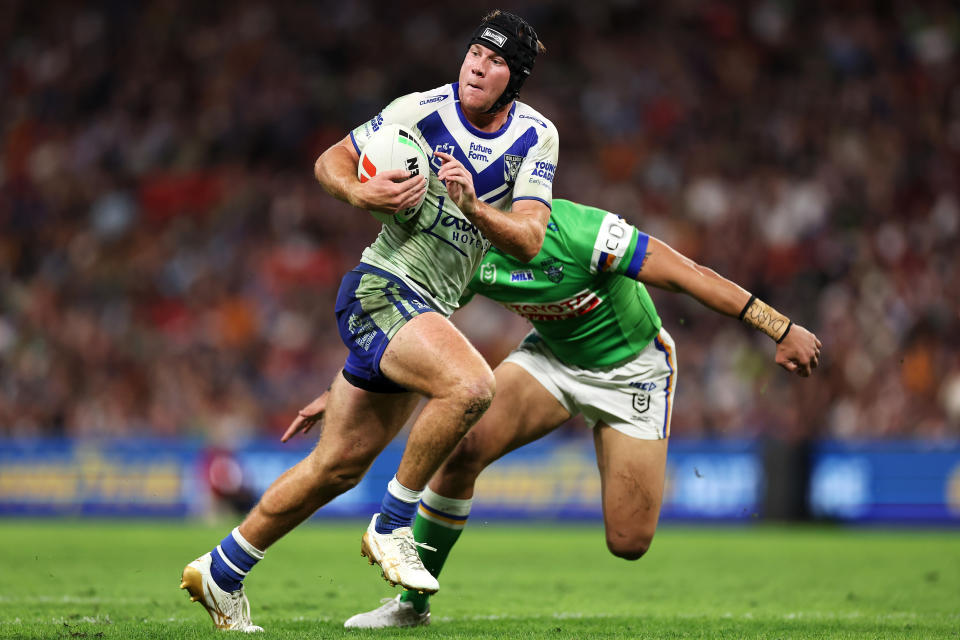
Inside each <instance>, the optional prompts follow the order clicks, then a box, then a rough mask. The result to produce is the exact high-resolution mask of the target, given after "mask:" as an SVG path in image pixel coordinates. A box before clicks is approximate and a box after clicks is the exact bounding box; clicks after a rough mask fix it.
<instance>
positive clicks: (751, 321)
mask: <svg viewBox="0 0 960 640" xmlns="http://www.w3.org/2000/svg"><path fill="white" fill-rule="evenodd" d="M740 320H742V321H743V323H744V324H745V325H747V326H748V327H753V328H754V329H758V330H760V331H763V332H764V333H765V334H767V335H768V336H770V337H771V338H773V339H774V340H776V342H777V343H778V344H779V343H780V342H783V339H784V338H785V337H787V332H788V331H790V327H791V326H792V325H793V322H792V321H791V320H790V318H788V317H787V316H785V315H783V314H782V313H780V312H779V311H777V310H776V309H774V308H773V307H771V306H770V305H768V304H767V303H766V302H764V301H763V300H761V299H759V298H758V297H757V296H750V299H749V300H748V301H747V304H746V305H744V307H743V310H742V311H741V312H740Z"/></svg>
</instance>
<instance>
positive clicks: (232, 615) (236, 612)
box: [180, 553, 263, 633]
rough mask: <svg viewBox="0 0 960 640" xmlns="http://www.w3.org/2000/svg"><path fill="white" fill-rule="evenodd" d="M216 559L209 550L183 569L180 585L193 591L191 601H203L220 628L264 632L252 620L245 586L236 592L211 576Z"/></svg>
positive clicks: (215, 623)
mask: <svg viewBox="0 0 960 640" xmlns="http://www.w3.org/2000/svg"><path fill="white" fill-rule="evenodd" d="M211 560H212V558H211V556H210V554H209V553H205V554H203V555H202V556H200V557H199V558H197V559H196V560H194V561H193V562H191V563H190V564H188V565H187V566H186V567H184V568H183V577H182V579H181V580H180V588H181V589H186V590H187V592H188V593H189V594H190V602H199V603H200V604H202V605H203V607H204V608H205V609H206V610H207V613H209V614H210V617H211V618H213V624H214V626H215V627H216V628H217V629H225V630H226V629H229V630H233V631H243V632H245V633H253V632H256V631H263V627H258V626H257V625H255V624H253V622H251V621H250V601H249V600H247V594H245V593H244V592H243V585H242V584H241V585H240V588H239V589H237V590H236V591H233V592H228V591H224V590H223V589H221V588H220V587H219V586H217V583H216V582H214V581H213V576H211V575H210V562H211Z"/></svg>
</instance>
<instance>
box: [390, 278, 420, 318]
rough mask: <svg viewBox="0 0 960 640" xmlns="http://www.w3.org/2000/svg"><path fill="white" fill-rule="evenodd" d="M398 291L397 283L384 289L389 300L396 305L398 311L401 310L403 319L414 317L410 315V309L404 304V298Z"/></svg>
mask: <svg viewBox="0 0 960 640" xmlns="http://www.w3.org/2000/svg"><path fill="white" fill-rule="evenodd" d="M398 292H399V287H397V285H395V284H394V285H390V286H389V287H387V288H386V289H384V292H383V293H384V295H385V296H386V298H387V300H388V301H389V302H391V303H393V306H394V307H396V309H397V311H399V312H400V315H401V316H403V319H404V320H410V319H412V318H413V316H412V315H410V311H409V310H408V309H407V307H405V306H404V304H403V300H401V299H400V298H398V297H397V293H398Z"/></svg>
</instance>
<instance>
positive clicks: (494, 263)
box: [469, 199, 661, 369]
mask: <svg viewBox="0 0 960 640" xmlns="http://www.w3.org/2000/svg"><path fill="white" fill-rule="evenodd" d="M648 240H649V236H648V235H647V234H645V233H643V232H641V231H639V230H637V228H636V227H634V226H632V225H630V224H628V223H627V222H626V221H624V220H623V218H621V217H620V216H618V215H616V214H613V213H609V212H607V211H603V210H602V209H596V208H593V207H587V206H584V205H580V204H575V203H573V202H570V201H568V200H559V199H556V200H554V201H553V212H552V213H551V215H550V223H549V224H548V225H547V233H546V237H545V238H544V241H543V247H542V248H541V249H540V253H538V254H537V256H536V257H535V258H534V259H533V260H532V261H531V262H529V263H523V262H520V261H519V260H517V259H516V258H513V257H511V256H508V255H506V254H504V253H502V252H500V251H497V250H496V249H491V250H490V251H489V252H488V253H487V255H486V257H485V258H484V259H483V262H482V264H481V265H480V269H479V270H478V271H477V273H476V274H475V275H474V277H473V279H472V280H471V281H470V284H469V290H470V291H471V292H473V293H479V294H480V295H482V296H485V297H487V298H490V299H491V300H494V301H496V302H499V303H500V304H502V305H503V306H504V307H506V308H507V309H508V310H510V311H512V312H514V313H517V314H519V315H521V316H523V317H524V318H526V319H527V320H529V321H530V322H531V323H532V324H533V326H534V328H535V329H536V330H537V333H539V334H540V336H541V337H542V338H543V340H544V342H546V343H547V346H549V347H550V350H551V351H553V353H554V354H556V356H557V357H558V358H560V360H562V361H564V362H566V363H568V364H572V365H575V366H578V367H583V368H585V369H593V368H599V367H606V366H609V365H612V364H615V363H618V362H621V361H623V360H626V359H627V358H630V357H633V356H635V355H636V354H637V353H639V352H640V351H641V350H642V349H643V348H644V347H645V346H647V345H648V344H649V343H650V341H651V340H653V338H654V337H655V336H656V335H657V333H658V332H659V331H660V325H661V323H660V317H659V316H658V315H657V310H656V309H655V308H654V306H653V301H652V300H651V299H650V294H648V293H647V289H646V287H644V286H643V284H642V283H640V282H637V280H636V277H637V273H639V271H640V268H641V267H642V266H643V261H644V259H645V257H646V249H647V242H648Z"/></svg>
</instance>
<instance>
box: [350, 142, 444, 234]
mask: <svg viewBox="0 0 960 640" xmlns="http://www.w3.org/2000/svg"><path fill="white" fill-rule="evenodd" d="M419 139H420V136H419V134H417V133H415V132H414V131H412V130H411V129H409V128H407V127H405V126H403V125H402V124H388V125H384V126H382V127H380V129H379V130H378V131H376V132H375V133H374V134H373V135H372V136H370V138H369V139H368V140H367V144H365V145H364V146H363V149H362V151H361V152H360V162H359V164H358V165H357V177H358V178H360V182H366V181H367V180H369V179H370V178H372V177H373V176H375V175H377V173H379V172H381V171H387V170H390V169H405V170H407V171H413V172H415V173H416V174H417V175H419V176H421V177H425V178H427V179H429V178H430V165H429V164H428V162H429V161H428V159H427V154H426V152H425V151H424V147H423V145H422V144H421V143H420V142H419V141H418V140H419ZM426 195H427V193H426V191H424V193H423V196H421V198H420V202H418V203H417V204H416V206H414V207H410V208H409V209H404V210H403V211H398V212H397V213H396V214H394V215H391V214H389V213H381V212H379V211H371V212H370V215H372V216H373V217H374V218H376V219H377V220H379V221H380V222H382V223H384V224H395V223H404V222H407V221H409V220H411V219H412V218H413V217H414V216H415V215H417V212H418V211H420V206H421V205H423V200H424V198H425V197H426Z"/></svg>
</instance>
